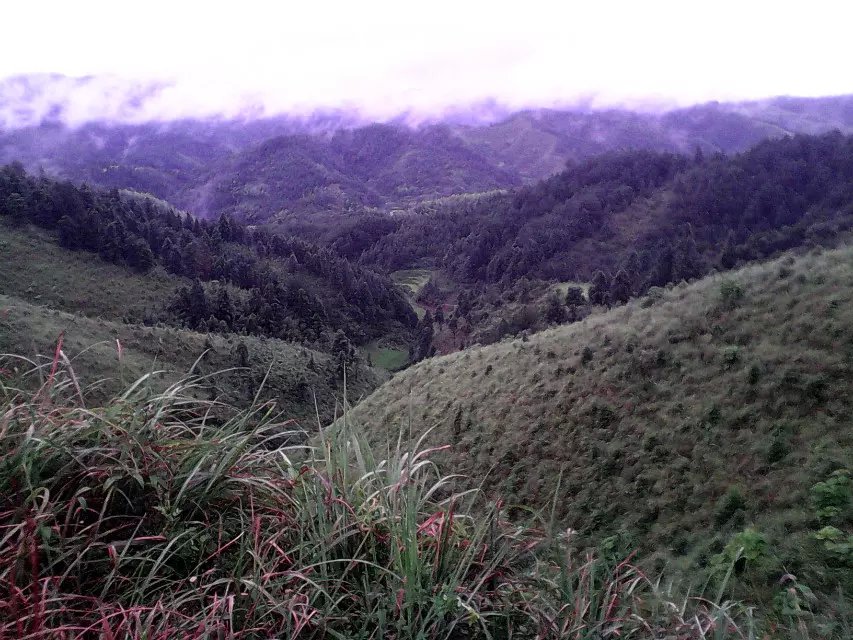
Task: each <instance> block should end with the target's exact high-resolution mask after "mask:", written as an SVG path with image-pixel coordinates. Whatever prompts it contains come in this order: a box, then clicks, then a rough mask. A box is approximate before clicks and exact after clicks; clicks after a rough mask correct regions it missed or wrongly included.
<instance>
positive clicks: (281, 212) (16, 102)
mask: <svg viewBox="0 0 853 640" xmlns="http://www.w3.org/2000/svg"><path fill="white" fill-rule="evenodd" d="M184 93H185V90H184V89H182V88H181V85H179V84H174V83H172V84H170V83H163V82H153V81H151V82H140V81H131V80H126V79H121V78H118V77H114V76H88V77H82V78H70V77H66V76H62V75H56V74H53V75H31V76H17V77H13V78H9V79H6V80H3V81H0V123H2V124H0V163H9V162H13V161H17V162H21V163H22V164H23V165H24V166H25V167H26V168H27V169H29V170H31V171H39V170H44V171H45V172H46V173H48V174H50V175H53V176H56V177H60V178H67V179H70V180H72V181H77V182H81V181H85V182H89V183H93V184H97V185H100V186H104V187H118V188H130V189H136V190H139V191H145V192H150V193H152V194H154V195H156V196H158V197H160V198H163V199H166V200H168V201H169V202H171V203H172V204H174V205H176V206H178V207H179V208H183V209H186V210H188V211H190V212H192V213H194V214H197V215H201V216H205V217H215V216H218V215H220V214H222V213H229V214H232V215H234V216H236V217H237V218H240V219H244V220H246V221H249V222H263V221H266V220H270V219H281V218H282V217H287V216H288V215H294V214H302V213H305V212H309V213H317V212H329V211H334V212H346V211H349V212H353V211H363V210H365V209H370V210H379V211H391V210H394V209H401V208H402V209H405V208H408V207H410V206H412V205H413V204H414V203H416V202H418V201H420V200H423V199H430V198H441V197H446V196H449V195H454V194H460V193H469V192H483V191H491V190H495V189H507V188H512V187H516V186H519V185H520V184H523V183H529V182H533V181H536V180H539V179H542V178H546V177H548V176H550V175H553V174H554V173H557V172H558V171H560V170H562V169H563V168H564V166H565V165H566V163H567V162H575V161H580V160H583V159H585V158H588V157H591V156H594V155H596V154H600V153H604V152H608V151H613V150H627V149H648V150H654V151H669V152H678V153H688V154H692V153H693V152H694V151H695V149H696V148H700V149H702V150H703V152H705V153H717V152H723V153H732V152H738V151H742V150H744V149H747V148H749V147H750V146H752V145H754V144H756V143H757V142H759V141H761V140H763V139H765V138H778V137H783V136H787V135H792V134H794V133H809V134H817V133H822V132H825V131H829V130H833V129H839V130H840V131H842V132H844V133H848V132H853V97H851V96H840V97H828V98H786V97H783V98H773V99H767V100H761V101H752V102H738V103H716V102H713V103H706V104H700V105H695V106H691V107H687V108H680V109H670V110H664V109H660V108H658V109H657V110H652V109H650V108H649V105H648V104H646V105H644V108H643V109H641V110H631V109H629V108H625V107H623V108H607V109H600V108H593V105H594V103H593V102H587V103H585V104H578V105H575V106H574V107H573V108H562V109H557V108H531V109H526V110H522V111H517V110H516V111H513V110H512V109H511V108H510V107H508V106H505V105H502V104H500V103H499V102H498V101H497V100H491V101H482V102H477V103H472V104H459V105H457V106H454V107H444V108H442V109H440V110H438V111H436V112H434V113H427V112H426V111H424V110H423V109H420V110H418V111H412V110H408V111H400V112H398V113H395V114H393V115H386V117H385V118H384V122H382V121H381V120H382V118H377V117H375V116H370V115H368V114H365V113H364V112H363V111H361V110H359V109H358V108H356V107H353V108H347V107H346V106H343V107H340V108H337V109H333V110H317V109H311V110H306V111H302V112H300V111H299V110H296V111H292V112H287V113H271V112H270V110H269V108H268V107H267V106H265V104H264V102H263V100H262V99H261V98H260V97H258V96H255V97H254V98H252V97H251V96H250V97H247V98H245V99H243V98H240V99H236V98H235V99H233V100H232V101H231V103H230V104H231V105H232V107H231V108H223V107H222V103H216V102H212V103H211V104H210V105H208V106H207V111H205V110H204V109H199V108H197V107H198V105H195V104H194V103H192V102H187V101H186V100H185V96H184V95H183V94H184ZM253 100H254V101H253Z"/></svg>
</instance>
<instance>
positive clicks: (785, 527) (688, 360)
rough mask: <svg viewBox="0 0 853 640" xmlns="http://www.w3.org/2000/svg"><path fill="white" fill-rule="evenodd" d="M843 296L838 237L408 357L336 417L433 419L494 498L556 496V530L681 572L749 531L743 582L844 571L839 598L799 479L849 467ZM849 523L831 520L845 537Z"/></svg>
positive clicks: (378, 426) (849, 255)
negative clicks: (525, 332)
mask: <svg viewBox="0 0 853 640" xmlns="http://www.w3.org/2000/svg"><path fill="white" fill-rule="evenodd" d="M851 291H853V248H850V247H847V248H843V249H838V250H833V251H826V252H823V253H820V252H813V253H809V254H808V255H806V256H804V257H800V258H797V259H794V258H792V257H784V258H781V259H778V260H775V261H771V262H768V263H765V264H757V265H753V266H748V267H746V268H743V269H741V270H739V271H735V272H731V273H730V274H727V275H726V276H719V275H715V276H710V277H707V278H705V279H703V280H700V281H697V282H695V283H693V284H690V285H685V284H682V285H678V286H675V287H674V288H672V289H669V290H663V289H657V288H655V289H652V291H651V292H650V294H649V295H648V296H647V297H645V298H642V299H635V300H632V301H631V302H629V303H628V304H627V305H625V306H623V307H619V308H615V309H613V310H611V311H609V312H607V313H602V314H599V315H593V316H590V317H588V318H587V319H585V320H584V321H582V322H578V323H575V324H571V325H565V326H560V327H557V328H554V329H551V330H548V331H544V332H542V333H538V334H534V335H533V336H531V337H530V338H529V340H527V339H517V340H512V341H504V342H501V343H499V344H495V345H492V346H488V347H482V348H474V349H470V350H465V351H461V352H457V353H454V354H451V355H447V356H443V357H439V358H434V359H430V360H427V361H424V362H423V363H421V364H419V365H417V366H414V367H412V368H410V369H408V370H407V371H405V372H403V373H401V374H399V375H397V376H396V377H394V378H393V379H392V380H391V381H390V382H388V383H386V384H385V385H384V386H382V387H381V388H380V389H379V390H377V391H376V392H375V393H374V394H373V395H371V396H370V397H369V398H367V399H366V400H365V401H364V402H363V403H362V404H361V405H359V406H358V407H356V408H355V410H354V411H353V414H352V419H353V420H354V421H356V422H358V423H360V424H362V425H363V426H364V427H365V428H367V429H368V430H369V432H370V433H371V434H372V436H373V438H375V439H376V440H378V441H381V442H384V441H385V440H386V439H388V440H393V439H395V438H396V437H397V435H398V433H399V432H400V431H401V430H402V432H403V433H404V434H407V433H408V434H410V437H411V439H416V438H418V437H419V436H421V435H422V434H424V433H426V432H427V431H428V430H430V429H432V431H431V432H430V433H429V436H428V439H427V442H428V443H429V444H435V445H439V444H450V445H451V448H450V450H449V451H448V452H447V453H446V454H444V455H445V456H446V458H447V461H448V462H449V464H450V467H451V468H453V469H456V470H457V471H458V472H460V473H463V474H466V475H469V476H472V477H476V478H479V477H483V476H485V475H487V474H488V479H487V480H486V486H487V487H489V488H490V489H491V490H494V491H497V492H500V493H501V494H503V495H506V496H508V498H509V499H510V501H519V502H524V503H532V504H538V505H539V506H541V507H545V506H546V505H548V504H549V501H551V500H552V499H553V497H554V494H555V492H557V500H556V507H555V508H556V513H557V516H558V517H559V518H560V519H561V521H562V522H564V523H565V524H566V525H567V526H570V527H572V528H575V529H578V530H580V531H581V532H582V533H585V534H601V533H603V532H604V533H612V534H617V533H619V534H620V536H621V539H623V540H625V544H628V545H629V546H633V545H639V546H641V547H642V548H643V549H644V550H648V551H653V550H658V551H657V554H658V557H659V559H661V560H662V561H663V560H671V559H673V558H675V559H676V560H677V562H678V563H679V564H680V565H682V566H684V567H708V566H709V565H710V564H711V563H712V562H713V557H714V554H717V553H719V552H721V551H723V550H724V548H725V545H726V543H727V542H728V541H729V539H730V538H731V537H732V535H734V534H735V533H736V532H738V531H741V530H742V529H743V528H744V527H745V526H746V525H747V524H749V523H754V525H755V526H756V527H757V529H758V530H759V531H760V532H761V535H763V536H764V537H765V539H766V542H767V547H766V552H767V555H768V557H769V558H772V560H773V562H772V565H773V569H767V571H766V572H764V573H762V574H761V575H760V576H759V577H757V578H756V577H755V576H752V577H751V579H752V580H753V581H756V582H757V584H758V587H757V588H758V589H761V588H762V586H761V585H766V584H772V583H773V582H774V581H775V580H777V579H778V578H779V576H780V575H782V573H784V572H792V573H794V574H796V575H797V576H798V577H799V578H800V580H802V581H804V582H805V583H806V584H809V585H812V586H820V587H823V588H825V589H826V590H827V591H828V592H829V591H832V590H833V589H834V587H835V584H836V582H837V581H839V580H841V581H844V580H847V584H846V588H847V589H848V592H847V593H848V596H850V593H851V592H850V591H849V590H850V589H851V588H853V585H850V584H849V577H850V572H849V571H847V570H846V569H845V566H847V565H845V562H847V563H849V562H850V560H851V559H850V558H847V560H843V559H842V560H840V561H839V560H838V559H837V558H835V557H834V556H831V554H830V556H829V557H827V556H824V555H821V554H822V553H823V551H822V550H821V549H820V548H819V543H818V542H816V541H815V539H814V538H813V534H814V533H815V532H816V531H817V530H818V529H819V528H820V527H821V525H823V524H826V521H825V520H821V519H820V518H818V517H817V516H816V515H815V512H814V511H813V510H812V504H811V503H810V488H811V487H813V485H815V484H816V483H818V482H820V481H824V480H826V479H827V478H828V477H829V476H830V474H832V473H833V472H834V471H836V470H838V469H841V468H844V467H845V466H848V467H849V465H850V462H851V460H853V430H851V428H850V422H849V420H850V415H851V411H853V397H851V394H850V389H851V388H853V304H851V302H853V300H851ZM409 419H411V422H410V423H409ZM561 474H562V480H560V478H561ZM812 497H814V496H812ZM848 506H849V505H848ZM849 517H850V513H849V509H848V512H847V514H846V515H843V516H839V518H840V520H839V521H837V522H834V525H837V526H840V527H841V528H842V529H844V528H845V527H846V529H847V535H848V536H849V535H850V529H851V526H853V522H851V521H850V520H849ZM845 518H847V519H845ZM667 550H668V551H667Z"/></svg>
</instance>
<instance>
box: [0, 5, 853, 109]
mask: <svg viewBox="0 0 853 640" xmlns="http://www.w3.org/2000/svg"><path fill="white" fill-rule="evenodd" d="M851 18H853V2H848V1H846V0H837V1H833V2H827V1H822V0H809V1H808V2H787V1H785V0H781V1H779V0H777V1H767V2H765V1H749V0H740V1H739V2H735V1H728V0H714V1H708V2H705V1H693V0H681V1H679V2H655V1H650V0H635V1H630V2H607V1H597V0H585V1H583V2H575V1H569V0H562V1H560V0H552V1H550V2H539V1H535V0H515V1H513V2H500V1H495V0H492V1H488V2H480V1H473V2H472V1H466V0H454V1H452V2H448V1H444V0H431V1H418V2H415V1H409V0H396V1H394V2H385V1H377V2H371V1H370V0H359V1H356V0H350V1H347V2H330V1H323V0H300V1H283V0H281V1H275V2H253V1H250V0H241V1H239V2H238V1H228V2H218V1H216V0H208V1H206V2H195V1H186V0H146V1H134V2H124V1H121V0H104V1H91V0H90V1H87V0H75V1H67V0H58V1H50V2H46V1H39V0H26V1H20V2H14V3H11V2H9V3H4V6H3V9H2V19H3V23H4V29H3V34H2V39H0V77H5V76H12V75H17V74H25V73H33V72H55V73H61V74H67V75H71V76H80V75H89V74H98V75H100V74H109V75H112V76H117V77H119V78H123V79H127V78H130V79H145V80H151V79H168V80H173V81H175V82H176V85H175V86H174V87H173V88H171V89H169V90H167V91H165V92H163V93H162V94H160V95H158V97H157V98H156V100H152V101H151V104H150V105H149V107H148V108H149V109H151V110H153V112H160V113H161V115H163V114H170V113H174V114H177V115H187V114H194V113H196V114H204V113H216V112H226V113H228V112H235V111H239V110H240V109H241V108H243V107H245V106H246V105H248V104H256V103H262V104H264V105H265V106H266V108H267V109H268V110H269V111H270V112H276V111H308V110H311V109H313V108H315V107H333V108H334V107H357V108H360V109H361V110H362V111H363V112H365V113H367V114H371V115H376V116H383V115H384V116H387V115H393V114H394V113H397V112H400V111H401V110H406V109H409V110H414V111H422V112H433V111H435V110H440V109H441V108H444V107H447V106H455V105H464V104H466V103H471V102H476V101H479V100H484V99H488V98H494V99H496V100H497V101H498V102H500V103H505V104H507V105H508V106H528V105H543V106H545V105H549V104H557V103H567V102H571V101H573V100H576V99H578V98H589V97H592V96H594V97H595V101H596V103H597V104H601V105H607V104H615V103H619V102H622V101H631V102H633V103H637V102H638V101H639V102H646V103H678V104H685V103H690V102H697V101H704V100H709V99H720V100H725V99H734V98H755V97H763V96H771V95H780V94H788V95H800V96H816V95H829V94H842V93H853V73H852V72H851V62H853V45H851V42H853V38H851V36H850V33H849V30H850V25H851V24H853V21H851ZM119 93H120V92H119ZM89 99H90V100H91V96H89ZM87 105H88V106H86V107H85V108H94V107H92V106H91V104H89V103H87Z"/></svg>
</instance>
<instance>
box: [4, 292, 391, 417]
mask: <svg viewBox="0 0 853 640" xmlns="http://www.w3.org/2000/svg"><path fill="white" fill-rule="evenodd" d="M60 334H62V335H63V342H62V349H63V351H64V352H65V354H66V356H67V357H68V358H69V360H70V361H71V364H72V367H73V369H74V371H75V374H76V375H77V376H78V377H79V383H80V385H81V388H82V390H83V393H84V396H85V397H86V398H87V402H88V401H94V402H100V401H103V400H104V399H105V398H108V397H111V396H112V395H113V394H115V393H118V392H119V391H120V390H121V389H123V388H124V387H125V386H126V385H127V384H129V383H130V382H131V381H133V380H137V379H139V378H140V377H142V376H143V375H144V374H146V373H149V372H152V371H162V372H163V373H162V374H161V375H158V376H157V377H156V378H155V381H154V382H153V384H154V386H155V387H156V388H165V387H166V386H168V385H169V384H171V383H174V382H176V381H177V380H179V379H181V378H183V377H184V376H186V375H187V374H188V373H189V372H190V370H193V373H195V374H200V375H210V374H215V375H213V376H212V377H211V378H210V379H209V380H207V381H206V384H205V387H206V391H205V393H206V394H207V395H208V396H209V397H210V398H217V399H218V400H221V401H222V402H225V403H228V404H233V405H236V406H241V407H244V406H248V405H249V404H251V402H252V399H253V398H254V397H255V394H256V393H257V392H258V390H259V389H261V392H260V398H261V399H263V400H267V399H269V400H274V401H275V402H276V404H277V406H278V407H279V408H280V409H281V410H282V413H283V414H284V415H287V416H288V417H289V418H291V419H293V420H297V421H299V423H300V424H301V426H302V427H303V428H305V429H308V430H310V429H313V428H314V427H315V425H316V421H317V411H319V417H320V419H321V420H331V419H332V418H333V417H334V415H335V407H336V405H337V404H338V402H340V400H341V399H342V398H343V387H342V383H341V380H340V377H339V375H338V368H337V361H336V359H335V358H334V357H332V356H330V355H328V354H325V353H320V352H317V351H312V350H310V349H306V348H304V347H300V346H299V345H296V344H292V343H288V342H284V341H281V340H276V339H260V338H254V337H251V336H237V335H233V334H228V335H217V334H202V333H196V332H193V331H184V330H180V329H174V328H170V327H146V326H142V325H138V324H123V323H119V322H111V321H109V320H102V319H95V318H87V317H83V316H79V315H75V314H70V313H66V312H63V311H58V310H56V309H50V308H47V307H42V306H38V305H33V304H29V303H27V302H24V301H23V300H20V299H18V298H14V297H11V296H7V295H2V294H0V354H8V353H13V354H16V355H21V356H24V357H26V358H29V359H30V360H31V361H32V363H34V364H39V365H45V363H49V362H50V360H51V358H52V357H53V355H54V351H55V349H56V345H57V340H58V339H59V336H60ZM119 345H120V346H119ZM240 345H244V346H245V349H246V351H245V356H241V348H242V347H241V346H240ZM119 348H120V349H121V351H120V352H119ZM199 359H200V360H199ZM197 360H199V363H198V365H197V366H196V367H195V368H194V369H193V366H194V364H195V363H196V361H197ZM15 366H17V367H18V369H19V372H20V373H23V372H25V371H26V370H28V369H30V368H31V367H32V364H28V363H26V362H24V361H17V360H9V359H3V362H2V365H0V369H2V370H3V371H2V372H0V374H2V377H3V378H6V377H9V376H11V377H15V376H14V375H12V374H13V371H14V367H15ZM45 374H46V371H45ZM380 382H381V378H380V377H379V375H378V374H377V372H375V371H374V370H372V369H368V368H367V367H362V366H360V367H358V368H357V371H356V372H355V375H352V374H350V378H349V380H348V384H347V395H348V396H349V397H351V398H353V399H355V398H359V397H361V396H362V395H364V394H366V393H367V392H369V391H370V390H372V389H374V388H376V386H377V385H378V384H379V383H380ZM315 398H316V405H315Z"/></svg>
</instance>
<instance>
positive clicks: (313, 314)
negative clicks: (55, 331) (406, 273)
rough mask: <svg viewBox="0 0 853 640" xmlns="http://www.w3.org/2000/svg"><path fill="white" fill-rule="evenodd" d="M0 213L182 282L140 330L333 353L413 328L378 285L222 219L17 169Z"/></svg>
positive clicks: (336, 261) (10, 173)
mask: <svg viewBox="0 0 853 640" xmlns="http://www.w3.org/2000/svg"><path fill="white" fill-rule="evenodd" d="M0 215H2V216H4V217H6V218H7V219H8V220H9V221H11V222H12V223H13V224H18V225H25V224H33V225H37V226H39V227H43V228H45V229H48V230H50V231H52V232H54V233H55V237H56V240H57V242H58V243H59V244H60V245H61V246H62V247H65V248H67V249H72V250H75V251H85V252H89V253H94V254H97V255H98V256H100V258H101V259H102V260H104V261H106V262H110V263H116V264H123V265H127V266H129V267H131V268H132V269H135V270H137V271H138V272H140V273H146V272H148V271H150V270H152V269H153V268H155V267H157V268H160V269H162V270H165V271H166V272H168V273H171V274H174V275H176V276H180V277H182V278H185V279H186V281H187V282H188V283H191V284H188V285H187V286H185V287H182V288H180V289H179V290H178V291H176V293H175V295H174V296H173V297H172V298H171V299H166V300H163V301H162V303H161V305H160V306H159V307H157V308H152V309H150V310H148V311H147V313H146V314H145V318H144V321H145V322H146V323H149V324H152V323H155V322H166V323H168V324H173V325H176V326H181V327H186V328H190V329H195V330H203V331H219V332H233V333H245V334H249V335H258V336H268V337H276V338H282V339H285V340H291V341H297V342H301V343H304V344H310V345H315V346H318V347H325V348H328V349H329V350H331V349H332V346H333V344H334V345H335V347H334V350H335V351H336V352H340V351H341V350H342V348H343V346H344V344H345V343H347V342H352V343H355V344H361V343H364V342H365V341H367V340H369V339H371V338H373V337H376V336H378V335H386V334H388V333H393V332H395V331H397V332H403V333H405V332H407V331H408V330H409V327H411V326H412V325H413V324H414V321H415V315H414V312H413V311H412V309H411V307H410V305H409V303H408V302H407V301H406V299H405V298H404V297H403V295H402V294H401V293H400V292H399V290H398V289H397V288H396V286H395V285H394V284H393V283H391V281H390V280H388V279H387V278H386V277H384V276H380V275H377V274H376V273H373V272H371V271H369V270H368V269H366V268H363V267H359V266H357V265H352V264H350V263H349V262H348V261H347V260H346V259H344V258H341V257H339V256H337V255H335V254H334V253H333V252H332V251H330V250H328V249H322V248H319V247H317V246H315V245H311V244H309V243H307V242H305V241H303V240H299V239H296V238H289V237H284V236H280V235H271V234H269V233H265V232H263V231H258V230H254V231H252V230H249V229H246V228H245V227H243V226H242V225H240V224H238V223H236V222H234V221H232V220H230V219H229V218H228V217H227V216H223V217H220V218H219V219H218V220H216V221H213V222H209V221H202V220H198V219H196V218H193V217H191V216H189V215H186V214H179V213H177V212H176V211H175V210H174V209H172V208H170V207H168V206H167V205H164V204H163V203H161V202H158V201H154V200H152V199H149V198H146V197H144V196H140V195H139V194H128V193H123V192H119V191H117V190H115V189H114V190H111V191H102V190H98V189H93V188H90V187H88V186H86V185H83V186H80V187H78V186H75V185H73V184H71V183H70V182H58V181H55V180H52V179H49V178H45V177H34V176H31V175H28V174H27V173H26V172H25V171H24V170H23V168H22V167H21V166H20V165H10V166H7V167H4V168H2V169H0ZM336 334H338V335H336ZM344 350H346V349H344Z"/></svg>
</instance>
